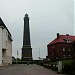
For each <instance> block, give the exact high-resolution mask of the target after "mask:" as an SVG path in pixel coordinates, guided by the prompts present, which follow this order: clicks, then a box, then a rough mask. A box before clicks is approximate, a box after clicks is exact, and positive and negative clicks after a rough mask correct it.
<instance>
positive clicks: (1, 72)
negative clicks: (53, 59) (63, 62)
mask: <svg viewBox="0 0 75 75" xmlns="http://www.w3.org/2000/svg"><path fill="white" fill-rule="evenodd" d="M0 75H62V74H57V73H56V72H55V71H52V70H50V69H46V68H44V67H42V66H38V65H35V64H34V65H25V64H20V65H19V64H18V65H12V66H8V67H3V68H0Z"/></svg>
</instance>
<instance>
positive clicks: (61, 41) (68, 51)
mask: <svg viewBox="0 0 75 75" xmlns="http://www.w3.org/2000/svg"><path fill="white" fill-rule="evenodd" d="M74 40H75V36H71V35H69V34H66V35H59V33H57V38H55V39H54V40H53V41H52V42H50V43H49V44H48V45H47V49H48V56H47V58H49V59H51V60H61V59H71V58H73V57H74V54H75V52H74V49H73V42H74Z"/></svg>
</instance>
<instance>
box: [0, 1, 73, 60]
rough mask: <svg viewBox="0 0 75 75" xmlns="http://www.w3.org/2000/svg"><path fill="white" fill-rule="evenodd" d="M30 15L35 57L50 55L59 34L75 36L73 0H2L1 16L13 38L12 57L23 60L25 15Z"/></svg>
mask: <svg viewBox="0 0 75 75" xmlns="http://www.w3.org/2000/svg"><path fill="white" fill-rule="evenodd" d="M25 13H28V14H29V18H30V36H31V46H32V48H33V58H34V59H38V57H39V51H40V57H42V58H45V57H46V56H47V44H48V43H49V42H51V41H52V40H53V39H54V38H56V34H57V33H60V34H70V35H74V0H0V17H1V18H2V20H3V21H4V23H5V24H6V26H7V27H8V29H9V31H10V33H11V34H12V38H13V46H12V48H13V49H12V53H13V54H12V55H13V56H15V57H16V54H17V50H18V52H19V57H20V58H21V51H22V50H21V48H22V43H23V25H24V20H23V18H24V15H25Z"/></svg>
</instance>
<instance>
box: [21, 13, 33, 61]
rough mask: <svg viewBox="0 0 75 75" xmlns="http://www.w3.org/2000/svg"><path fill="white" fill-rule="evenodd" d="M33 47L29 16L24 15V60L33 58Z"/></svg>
mask: <svg viewBox="0 0 75 75" xmlns="http://www.w3.org/2000/svg"><path fill="white" fill-rule="evenodd" d="M32 59H33V58H32V48H31V42H30V29H29V16H28V14H25V16H24V32H23V47H22V60H23V61H24V60H32Z"/></svg>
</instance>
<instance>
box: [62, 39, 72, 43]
mask: <svg viewBox="0 0 75 75" xmlns="http://www.w3.org/2000/svg"><path fill="white" fill-rule="evenodd" d="M63 40H64V42H67V43H70V42H72V41H71V40H69V39H67V38H64V39H63Z"/></svg>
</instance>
